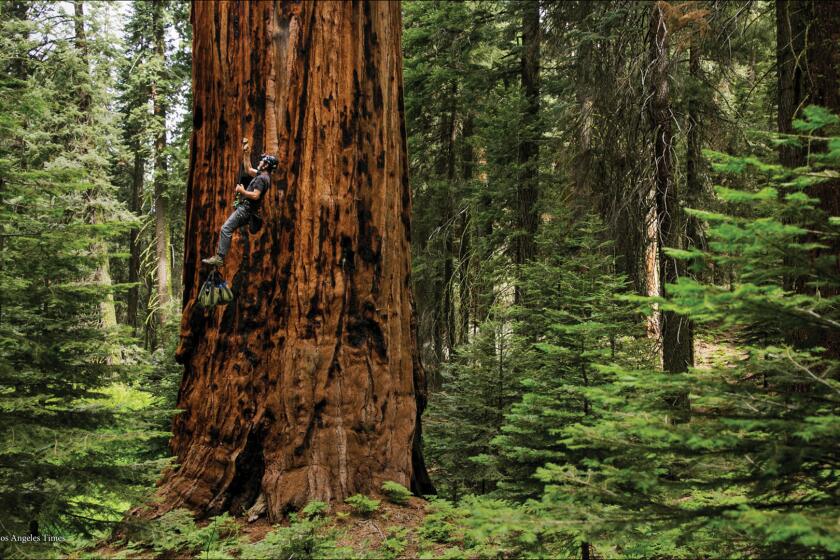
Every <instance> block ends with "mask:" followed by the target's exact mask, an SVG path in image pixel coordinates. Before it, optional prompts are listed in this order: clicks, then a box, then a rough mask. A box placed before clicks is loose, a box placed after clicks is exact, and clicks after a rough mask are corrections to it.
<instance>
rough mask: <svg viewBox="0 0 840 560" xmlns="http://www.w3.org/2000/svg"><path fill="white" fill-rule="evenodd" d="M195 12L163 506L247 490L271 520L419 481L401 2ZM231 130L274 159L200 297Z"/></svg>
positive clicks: (226, 506)
mask: <svg viewBox="0 0 840 560" xmlns="http://www.w3.org/2000/svg"><path fill="white" fill-rule="evenodd" d="M192 23H193V29H194V39H193V52H194V64H193V88H194V106H193V110H194V132H193V137H192V144H191V161H190V175H189V191H188V195H187V218H186V220H187V221H186V224H187V225H186V246H185V249H184V294H183V298H184V299H183V303H184V309H183V317H182V322H181V342H180V346H179V349H178V352H177V359H178V360H179V361H180V362H182V363H183V364H184V366H185V371H184V377H183V380H182V382H181V388H180V392H179V396H178V406H179V408H182V409H183V411H184V412H183V413H182V414H180V415H179V416H178V417H177V418H176V419H175V421H174V436H173V439H172V441H171V447H172V450H173V452H174V453H175V455H176V456H177V459H178V464H179V465H178V467H177V468H175V469H172V470H171V471H169V472H167V473H166V475H165V477H164V480H163V483H162V487H161V488H160V491H159V493H160V495H161V497H162V498H163V501H162V506H161V509H171V508H174V507H182V506H186V507H190V508H192V509H194V510H196V511H199V512H201V513H207V514H209V513H215V512H220V511H225V510H230V511H234V512H238V511H241V510H242V509H244V508H247V507H250V506H251V504H253V503H254V502H258V503H261V502H262V500H259V497H260V496H263V497H264V499H265V502H266V504H267V513H268V516H269V518H270V519H273V520H276V519H278V518H280V517H281V516H282V515H283V513H284V512H285V511H287V510H288V509H290V508H295V507H300V506H302V505H304V504H305V503H306V502H307V501H308V500H314V499H320V500H328V501H329V500H339V499H342V498H344V497H346V496H348V495H351V494H354V493H356V492H370V491H375V490H376V489H377V488H378V487H379V485H380V484H381V482H383V481H384V480H394V481H396V482H399V483H401V484H404V485H406V486H409V485H410V486H411V487H412V489H414V490H415V491H416V492H428V491H430V490H431V485H430V483H429V480H428V477H427V475H426V471H425V467H424V464H423V460H422V456H421V454H420V448H419V437H420V423H419V419H420V413H421V412H422V410H423V407H424V405H425V377H424V374H423V370H422V369H421V366H420V363H419V361H418V359H417V353H416V349H415V335H414V332H415V329H414V321H413V311H412V307H413V302H412V294H411V289H410V283H409V276H410V255H409V243H410V239H409V225H410V216H411V195H410V191H409V185H408V172H407V169H408V168H407V160H406V141H405V140H406V134H405V127H404V119H403V91H402V61H401V58H402V57H401V52H400V37H401V15H400V5H399V3H392V2H368V1H364V2H352V3H350V2H311V1H309V2H302V3H291V2H288V3H286V2H196V3H195V4H194V5H193V13H192ZM243 136H244V137H249V138H252V139H253V145H254V150H255V152H257V153H259V152H262V151H268V152H272V153H276V154H277V157H278V158H279V160H280V166H279V168H278V170H277V171H276V172H275V173H274V176H273V180H272V187H271V188H270V189H269V191H268V192H267V193H266V195H265V196H264V200H263V202H262V215H263V219H264V224H263V226H262V228H261V229H260V230H259V231H258V232H257V233H252V234H250V235H249V234H248V233H247V229H246V230H240V232H239V233H237V234H236V236H235V237H234V244H233V247H232V250H231V252H230V254H229V255H228V258H227V261H226V264H225V267H224V269H223V270H222V272H223V274H224V276H225V277H226V278H228V280H229V281H230V280H232V285H233V290H234V293H235V295H236V297H235V300H234V301H233V302H232V303H231V304H230V305H228V306H226V307H222V308H215V309H213V310H211V311H205V310H202V309H201V308H200V306H199V305H198V304H197V301H196V296H197V294H198V291H199V287H200V285H201V283H202V282H203V281H204V279H205V277H206V272H207V271H206V270H203V269H202V267H201V264H200V259H201V258H202V257H203V256H206V255H211V254H212V253H213V251H214V249H215V243H216V240H217V235H218V231H219V229H220V226H221V225H222V222H223V221H224V220H225V218H226V217H227V215H228V214H229V213H230V211H231V202H232V200H233V188H234V185H235V184H236V182H237V179H238V177H239V174H240V173H241V169H240V165H241V164H240V161H241V152H240V140H241V138H242V137H243ZM283 193H285V194H283Z"/></svg>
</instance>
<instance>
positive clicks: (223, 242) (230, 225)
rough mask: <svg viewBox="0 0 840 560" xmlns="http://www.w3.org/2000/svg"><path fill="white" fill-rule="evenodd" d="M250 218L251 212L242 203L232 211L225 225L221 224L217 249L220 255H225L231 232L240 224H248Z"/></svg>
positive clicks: (228, 246)
mask: <svg viewBox="0 0 840 560" xmlns="http://www.w3.org/2000/svg"><path fill="white" fill-rule="evenodd" d="M250 220H251V212H250V211H249V210H248V209H247V208H246V207H245V205H244V204H242V205H240V206H239V208H237V209H236V210H234V211H233V214H231V215H230V217H229V218H228V219H227V221H226V222H225V225H223V226H222V235H221V236H220V237H219V250H218V251H217V253H218V254H219V256H220V257H224V256H225V255H227V252H228V250H229V249H230V240H231V239H232V238H233V232H234V231H236V230H237V229H239V228H241V227H242V226H246V225H248V222H249V221H250Z"/></svg>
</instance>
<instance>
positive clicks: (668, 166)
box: [649, 2, 693, 372]
mask: <svg viewBox="0 0 840 560" xmlns="http://www.w3.org/2000/svg"><path fill="white" fill-rule="evenodd" d="M650 25H651V28H650V75H649V80H650V88H651V91H650V94H651V97H650V116H651V126H652V128H653V134H654V147H653V149H654V166H655V169H654V183H655V185H656V189H655V190H656V193H655V202H656V220H657V221H656V223H657V224H658V227H657V228H656V229H657V234H658V236H657V239H658V245H659V250H658V257H659V289H660V290H662V293H663V294H665V293H667V288H666V284H667V283H673V282H676V281H677V279H678V278H679V275H680V274H681V273H682V270H681V266H680V261H677V260H676V259H673V258H670V257H668V256H667V255H666V254H665V252H664V249H665V248H666V247H675V248H679V247H681V245H682V235H681V227H680V222H681V218H682V216H681V214H682V210H681V208H680V205H679V200H678V198H677V192H676V185H675V183H674V169H673V165H674V164H673V157H672V150H673V140H674V138H673V129H672V125H671V105H670V86H669V72H670V60H669V58H670V54H669V41H670V32H669V29H668V28H667V22H666V16H665V13H664V8H663V6H662V4H660V3H659V2H654V4H653V9H652V13H651V19H650ZM660 321H661V324H660V328H661V337H662V365H663V367H664V369H665V370H666V371H671V372H681V371H686V370H687V369H688V367H689V366H691V365H693V363H692V362H693V351H692V344H693V340H692V339H693V337H692V333H691V325H690V323H689V321H688V320H687V319H686V318H685V317H682V316H680V315H677V314H675V313H673V312H670V311H663V312H662V313H661V315H660Z"/></svg>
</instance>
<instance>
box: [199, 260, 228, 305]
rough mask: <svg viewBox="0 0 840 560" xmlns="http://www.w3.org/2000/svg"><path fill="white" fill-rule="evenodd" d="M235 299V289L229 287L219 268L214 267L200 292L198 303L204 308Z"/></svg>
mask: <svg viewBox="0 0 840 560" xmlns="http://www.w3.org/2000/svg"><path fill="white" fill-rule="evenodd" d="M232 300H233V291H232V290H231V289H230V288H229V287H228V285H227V282H225V279H224V278H222V275H221V274H219V270H218V269H213V271H212V272H211V273H210V275H209V276H208V277H207V280H205V281H204V284H202V286H201V290H200V291H199V292H198V303H199V305H201V307H203V308H204V309H212V308H213V307H215V306H216V305H225V304H227V303H230V302H231V301H232Z"/></svg>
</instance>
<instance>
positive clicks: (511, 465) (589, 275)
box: [486, 218, 652, 500]
mask: <svg viewBox="0 0 840 560" xmlns="http://www.w3.org/2000/svg"><path fill="white" fill-rule="evenodd" d="M602 234H603V232H602V230H601V228H600V226H599V224H598V222H597V220H595V219H594V218H589V219H586V218H582V219H581V220H580V221H579V222H578V223H576V224H574V225H569V224H565V223H561V222H560V221H559V220H555V221H554V222H552V223H551V224H548V225H547V226H546V227H544V229H543V233H542V235H541V239H540V244H541V245H543V246H544V252H545V254H546V255H547V257H546V258H545V259H544V260H542V261H540V262H534V263H532V264H529V265H527V266H525V267H524V269H523V271H522V284H521V286H522V305H521V306H520V307H519V308H517V309H516V310H515V313H514V316H515V317H516V318H517V319H518V321H517V322H516V323H515V325H516V327H515V331H516V333H517V334H518V335H519V336H520V337H522V338H523V339H524V340H529V341H533V343H532V344H531V345H528V346H523V348H522V350H521V352H520V354H519V355H518V356H517V357H516V362H517V364H518V365H519V366H520V368H521V370H522V371H523V372H527V373H524V374H523V375H524V379H523V380H522V392H523V393H524V394H523V395H522V398H521V400H520V401H519V402H517V403H515V404H514V405H513V406H512V407H511V409H510V412H508V414H507V415H506V416H505V422H504V425H503V426H502V428H501V434H500V435H498V436H497V437H495V438H494V439H493V440H492V444H493V446H494V448H495V449H494V456H492V457H487V458H486V460H487V461H489V462H490V463H491V464H495V465H496V466H497V468H498V470H499V472H500V473H501V480H500V482H499V484H498V491H497V494H499V495H501V496H504V497H508V498H513V499H516V500H524V499H526V498H536V497H539V496H540V495H541V494H542V490H543V483H542V482H541V481H539V480H537V479H536V478H535V477H534V474H535V473H536V471H537V469H538V468H539V467H542V466H543V465H545V463H547V462H551V461H557V460H559V459H560V458H561V457H563V458H564V460H568V459H569V457H568V455H569V454H570V450H569V449H567V448H565V447H564V446H563V444H562V443H561V442H559V441H558V439H557V434H558V433H559V432H560V431H561V430H562V429H563V428H564V427H566V426H568V425H570V424H576V423H580V424H585V425H590V424H592V423H594V422H595V421H596V417H595V414H594V413H593V410H592V405H591V403H590V402H589V399H588V398H587V397H586V394H585V391H586V388H587V387H593V386H598V385H601V384H602V383H604V381H605V380H604V376H603V375H602V374H600V373H599V372H598V370H597V369H596V367H595V365H597V364H604V363H607V362H614V363H624V364H628V365H629V364H631V363H634V364H636V365H642V364H644V358H645V356H649V357H652V354H651V351H650V350H651V349H647V352H646V350H645V343H644V332H643V330H644V329H643V328H642V324H641V322H640V321H639V316H638V314H637V313H635V312H634V310H633V308H632V304H630V303H628V302H626V301H622V300H619V299H617V295H619V294H621V293H622V292H626V291H627V290H628V283H627V281H626V279H625V278H622V277H621V276H619V275H617V274H616V273H615V268H614V261H613V256H612V254H611V251H610V249H611V247H610V244H609V243H607V242H604V241H602V240H601V239H602ZM575 460H580V458H578V457H576V458H575Z"/></svg>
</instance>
